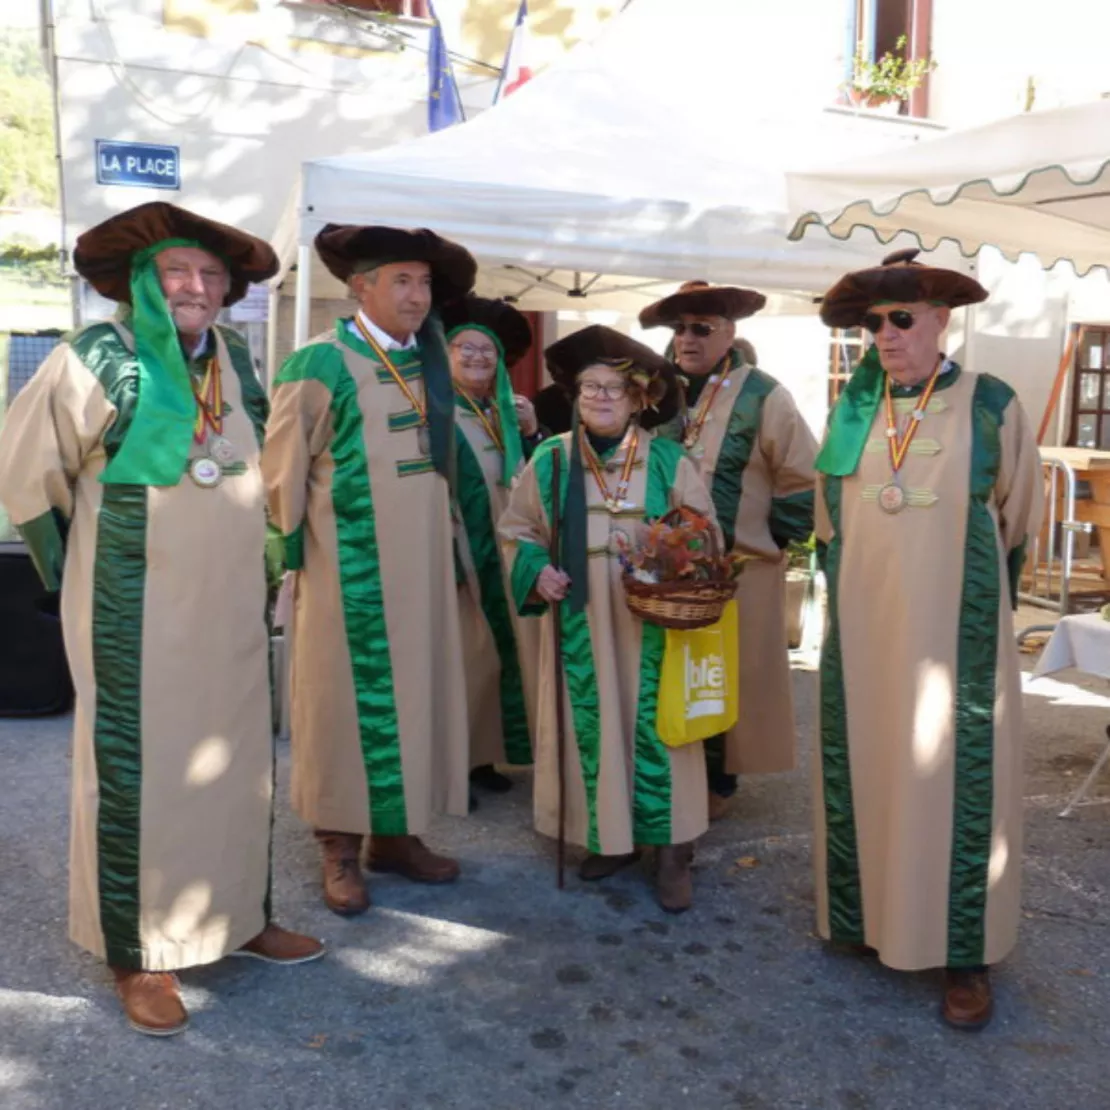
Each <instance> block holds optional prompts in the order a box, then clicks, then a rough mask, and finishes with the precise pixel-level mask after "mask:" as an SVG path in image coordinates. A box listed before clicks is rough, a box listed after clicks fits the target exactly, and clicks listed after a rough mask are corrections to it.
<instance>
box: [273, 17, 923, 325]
mask: <svg viewBox="0 0 1110 1110" xmlns="http://www.w3.org/2000/svg"><path fill="white" fill-rule="evenodd" d="M789 7H790V5H781V4H779V5H768V4H766V3H765V2H764V0H759V2H756V0H684V3H683V5H682V8H681V12H680V13H679V12H677V11H676V6H675V5H674V4H673V0H635V2H634V3H632V4H631V5H630V6H629V7H628V8H627V9H626V10H625V11H624V12H623V13H622V14H621V15H619V16H617V17H615V18H614V19H613V20H612V21H611V22H610V23H609V24H608V25H607V26H606V28H605V29H604V30H603V32H602V33H601V34H600V35H599V36H598V38H597V39H596V40H595V41H593V42H591V43H583V44H581V45H579V46H578V47H576V48H575V49H574V50H573V51H571V52H570V53H569V54H568V55H567V56H566V57H565V58H563V59H562V60H561V61H560V62H559V63H557V64H556V65H554V66H552V67H551V68H550V69H549V70H548V71H547V72H545V73H544V74H543V75H541V76H540V77H538V78H536V79H534V80H533V81H531V82H529V83H528V84H527V85H525V86H524V87H523V88H522V89H520V90H519V91H518V92H516V93H514V94H513V95H512V96H511V97H508V98H507V99H506V100H505V101H503V102H502V103H500V104H498V105H497V106H496V107H495V108H493V109H492V110H490V111H488V112H485V113H483V114H481V115H479V116H477V117H476V118H474V119H472V120H470V121H468V122H467V123H466V124H464V125H461V126H456V127H452V128H449V129H447V130H444V131H440V132H438V133H436V134H433V135H427V136H423V137H421V138H418V139H415V140H411V141H409V142H406V143H401V144H398V145H396V146H394V147H390V148H387V149H383V150H377V151H373V152H369V153H366V154H359V155H349V156H340V157H334V158H324V159H319V160H317V161H313V162H308V163H305V165H304V167H303V180H302V190H301V196H300V203H299V206H298V212H297V218H296V224H295V226H291V225H290V221H289V220H287V221H286V224H285V227H284V229H283V236H282V235H279V240H281V239H282V238H284V245H283V246H282V248H281V253H282V254H283V256H284V258H285V259H286V263H287V265H288V263H289V262H290V261H291V256H292V253H293V252H292V249H291V248H292V246H293V244H294V243H295V242H296V241H299V242H301V243H307V242H310V241H311V239H312V238H313V236H314V235H315V233H316V232H317V231H318V230H319V228H320V227H321V226H323V224H324V223H327V222H338V223H385V224H393V225H398V226H429V225H430V226H432V227H434V228H435V230H436V231H438V232H439V233H440V234H443V235H446V236H448V237H450V238H453V239H457V240H458V241H460V242H462V243H464V244H465V245H466V246H467V247H468V248H469V249H470V250H471V251H473V252H474V254H475V255H476V256H477V257H478V258H479V260H480V261H481V262H482V263H483V264H484V265H485V266H487V267H488V266H490V265H494V266H497V265H503V264H506V263H512V264H519V265H525V266H528V267H530V268H536V267H547V268H557V269H561V270H567V271H574V270H577V271H581V272H583V273H584V274H586V275H590V276H592V275H594V274H606V275H610V274H619V275H627V276H630V277H633V278H653V279H657V280H666V281H670V282H675V281H680V280H686V279H689V278H706V279H708V280H711V281H719V282H737V283H745V284H751V285H757V286H760V287H761V288H770V289H781V290H821V289H824V288H826V287H827V286H828V285H830V284H831V283H832V282H833V281H834V280H836V278H838V277H839V276H840V275H841V274H842V273H843V272H844V271H845V270H847V269H851V268H853V267H854V266H857V265H860V264H862V263H864V262H866V261H871V260H873V258H874V254H875V252H874V249H873V247H872V248H871V249H870V250H868V249H866V248H860V247H858V246H855V245H848V246H842V245H839V244H835V243H831V242H830V241H828V240H824V241H822V240H816V239H815V240H812V241H806V242H802V243H796V244H790V243H789V242H788V241H787V239H786V232H787V230H788V227H789V218H788V210H787V194H786V177H785V170H786V169H787V168H788V167H790V166H792V165H796V164H798V163H799V162H802V161H805V162H807V163H810V162H812V160H813V159H814V158H815V157H820V156H821V155H822V154H824V155H825V156H826V157H831V155H832V153H833V152H834V151H837V150H843V149H845V147H846V146H850V147H851V149H854V150H860V149H865V150H866V149H876V148H889V147H890V146H892V145H895V144H898V143H903V142H909V141H913V140H914V139H915V138H916V137H917V136H918V134H920V132H921V129H920V127H915V126H914V125H912V124H907V123H906V122H905V121H897V120H889V119H881V118H875V117H874V116H861V115H860V114H855V113H850V112H842V111H839V112H838V111H822V110H815V109H813V108H812V107H810V108H805V107H804V105H806V104H808V105H813V104H818V105H819V104H823V103H828V101H829V99H830V96H831V93H832V91H833V89H832V88H825V87H824V84H825V83H827V82H825V81H824V78H822V84H821V85H820V86H817V85H815V86H814V87H813V88H809V87H807V86H806V81H807V80H808V79H809V78H808V77H807V76H806V75H807V74H809V73H811V72H812V73H818V74H824V77H825V78H827V76H828V59H827V57H825V58H821V59H819V58H818V54H819V53H820V54H825V53H827V52H826V51H824V49H823V43H817V44H812V43H809V38H810V37H812V38H814V39H820V36H816V35H815V36H808V37H807V36H802V39H804V40H805V41H799V37H798V36H797V35H796V34H793V35H791V36H790V40H791V41H792V47H791V50H792V57H791V62H790V72H791V80H790V82H789V83H786V84H785V85H784V83H783V82H782V78H781V61H782V60H781V58H780V57H777V56H776V57H766V58H765V57H763V56H764V55H773V54H774V52H773V51H764V52H762V53H761V52H760V51H759V50H758V49H754V48H753V47H752V46H751V45H750V44H752V43H758V42H761V41H766V42H772V41H786V39H784V38H783V37H781V36H782V35H784V34H785V33H786V32H787V31H788V29H789V22H790V21H789V13H787V12H784V11H782V9H784V8H789ZM776 36H778V37H776ZM679 39H681V40H682V41H681V42H679V41H677V40H679ZM684 43H686V44H687V45H683V44H684ZM740 44H748V46H747V49H746V50H745V52H744V57H743V59H742V64H741V59H740V58H739V55H738V50H739V46H740ZM694 47H696V48H694ZM807 51H811V52H812V53H813V59H812V63H813V64H812V65H810V64H809V62H810V61H811V59H809V55H808V54H807ZM795 55H796V56H795ZM772 81H773V82H775V84H774V85H771V84H769V82H772ZM772 89H773V93H772ZM790 96H793V97H796V98H797V102H789V101H788V102H785V103H784V102H783V97H790ZM776 98H777V103H776ZM522 303H523V302H522ZM560 306H561V307H578V308H581V307H585V306H584V305H583V304H582V302H581V301H580V302H579V303H578V304H566V303H565V302H564V303H562V304H561V305H560ZM525 307H528V306H527V305H525ZM548 307H550V306H548Z"/></svg>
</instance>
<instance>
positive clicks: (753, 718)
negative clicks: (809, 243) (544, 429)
mask: <svg viewBox="0 0 1110 1110" xmlns="http://www.w3.org/2000/svg"><path fill="white" fill-rule="evenodd" d="M765 300H766V299H765V298H764V297H763V295H762V294H761V293H756V292H755V291H753V290H751V289H738V288H735V287H733V286H713V285H708V284H707V283H705V282H702V281H691V282H687V283H686V284H685V285H683V286H681V287H680V288H679V289H678V290H677V292H675V293H673V294H672V295H671V296H669V297H665V298H664V299H663V300H661V301H658V302H656V303H655V304H653V305H649V306H648V307H647V308H645V309H644V311H643V312H641V313H640V324H641V325H642V326H643V327H645V328H653V327H670V328H673V329H674V345H673V357H674V360H675V362H676V363H677V364H678V367H679V369H680V370H681V371H682V372H683V375H684V376H685V378H686V381H687V386H686V405H685V409H684V412H683V413H682V414H680V416H679V418H678V419H677V420H676V421H672V422H671V423H670V424H669V425H668V426H667V427H666V428H665V429H663V430H662V431H661V433H660V434H669V435H671V436H672V437H674V438H676V439H681V441H682V443H683V444H684V446H685V447H686V449H687V452H688V453H689V455H690V457H691V458H692V459H693V460H694V462H695V464H696V465H697V467H698V469H699V470H700V472H701V475H702V477H703V479H704V480H705V483H706V485H707V486H708V487H709V490H710V493H711V494H712V497H713V503H714V505H715V506H716V509H717V519H718V521H719V522H720V525H721V530H722V531H723V532H724V534H725V540H726V542H728V543H729V544H730V546H732V547H733V549H735V550H737V551H741V552H744V553H745V554H748V555H751V556H753V558H752V559H751V561H750V562H748V564H747V566H746V567H745V569H744V573H743V574H742V575H741V576H740V586H739V589H738V590H737V595H736V596H737V601H738V608H739V629H740V632H739V635H740V644H739V660H740V717H739V719H738V721H737V723H736V724H735V725H734V726H733V727H732V728H731V729H730V730H729V731H728V732H727V733H725V734H724V735H723V736H717V737H713V738H712V739H711V740H708V741H706V744H705V752H706V764H707V771H708V778H709V814H710V818H711V819H715V818H718V817H721V816H723V815H724V814H725V812H726V811H727V808H728V806H729V804H730V800H731V798H732V796H733V795H734V794H735V792H736V778H737V775H739V774H768V773H773V772H776V771H789V770H791V769H792V768H793V767H794V748H795V726H794V700H793V693H792V690H791V682H790V656H789V649H788V646H787V634H786V563H785V559H784V555H783V552H784V551H785V549H786V547H787V545H788V544H789V543H790V542H791V541H792V540H797V541H805V540H808V539H809V537H810V535H811V534H812V532H813V486H814V480H815V478H814V472H813V459H814V456H815V455H816V454H817V443H816V441H815V440H814V438H813V433H812V432H811V431H810V430H809V426H808V425H807V424H806V422H805V420H804V419H803V418H802V415H801V413H799V412H798V408H797V406H796V405H795V403H794V398H793V397H791V395H790V393H789V392H788V391H787V390H786V389H785V388H784V387H783V386H782V385H780V384H779V383H778V382H777V381H776V380H775V379H774V378H772V377H771V376H770V374H767V373H765V372H764V371H763V370H760V369H759V368H758V367H756V366H755V364H754V358H752V357H749V354H748V352H751V354H753V355H754V351H753V350H752V348H751V346H750V344H744V342H743V341H742V340H737V336H736V322H737V321H738V320H742V319H744V318H745V317H748V316H751V315H752V314H753V313H756V312H758V311H759V310H760V309H761V308H762V307H763V305H764V304H765Z"/></svg>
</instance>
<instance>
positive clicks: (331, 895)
mask: <svg viewBox="0 0 1110 1110" xmlns="http://www.w3.org/2000/svg"><path fill="white" fill-rule="evenodd" d="M316 839H317V840H319V841H320V850H321V852H322V853H323V862H324V905H325V906H327V907H328V909H329V910H331V912H332V913H337V914H339V915H340V916H341V917H353V916H354V915H355V914H359V913H365V912H366V910H367V909H368V908H369V907H370V894H369V892H368V891H367V889H366V878H365V876H364V875H363V874H362V865H361V864H360V863H359V856H360V855H361V853H362V837H361V836H359V835H358V833H339V832H323V831H320V830H317V832H316Z"/></svg>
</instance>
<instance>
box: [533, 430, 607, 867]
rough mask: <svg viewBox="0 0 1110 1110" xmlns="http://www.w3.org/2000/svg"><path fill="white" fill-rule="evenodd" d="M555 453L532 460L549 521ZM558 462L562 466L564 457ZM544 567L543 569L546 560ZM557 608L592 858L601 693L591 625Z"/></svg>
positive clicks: (554, 443)
mask: <svg viewBox="0 0 1110 1110" xmlns="http://www.w3.org/2000/svg"><path fill="white" fill-rule="evenodd" d="M549 444H550V446H549ZM560 449H561V447H560V441H559V440H558V439H551V440H547V441H546V442H545V443H541V444H540V446H539V448H538V449H537V451H536V454H535V455H534V456H533V461H532V465H533V466H534V467H535V470H536V481H537V483H538V484H539V489H540V497H541V499H542V503H543V507H544V511H545V512H546V513H547V519H548V520H550V519H551V508H552V500H551V493H552V490H551V485H552V482H551V477H552V465H551V454H552V452H553V451H556V450H560ZM563 461H564V462H565V461H566V458H565V456H564V458H563ZM569 480H570V475H569V468H568V467H567V466H565V465H564V466H560V467H559V497H560V501H561V502H562V504H563V506H564V507H565V505H566V499H567V487H568V485H569ZM560 515H562V514H560ZM544 562H545V564H546V562H547V560H546V558H545V560H544ZM559 604H560V606H561V613H562V626H563V642H562V664H563V674H564V675H565V677H566V690H567V698H568V700H569V701H570V710H571V718H572V720H573V721H574V739H575V744H576V745H577V748H578V762H579V766H580V767H581V769H582V783H583V786H584V787H585V793H586V813H587V830H586V849H587V851H590V852H593V853H595V854H596V853H598V852H600V851H601V846H600V841H599V840H598V832H597V785H598V782H597V780H598V771H599V768H600V766H601V691H600V690H599V689H598V685H597V674H596V672H595V670H594V650H593V640H592V638H591V636H590V622H589V618H588V617H587V615H586V610H585V609H581V610H578V611H574V610H572V609H571V606H570V602H569V601H562V602H560V603H559Z"/></svg>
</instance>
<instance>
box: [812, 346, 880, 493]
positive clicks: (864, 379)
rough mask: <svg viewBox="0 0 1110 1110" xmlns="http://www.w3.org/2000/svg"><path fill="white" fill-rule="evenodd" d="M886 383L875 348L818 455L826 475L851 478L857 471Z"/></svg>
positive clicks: (848, 388)
mask: <svg viewBox="0 0 1110 1110" xmlns="http://www.w3.org/2000/svg"><path fill="white" fill-rule="evenodd" d="M885 381H886V373H885V372H884V370H883V367H882V363H880V361H879V351H878V349H877V348H876V347H875V346H871V347H870V348H869V349H868V351H867V354H865V355H864V356H863V359H862V360H861V361H860V364H859V365H858V366H857V367H856V368H855V370H854V371H853V373H852V377H851V378H850V379H849V381H848V384H847V385H846V386H845V387H844V392H843V393H842V394H841V395H840V399H839V400H838V401H837V402H836V406H835V407H834V408H833V410H832V413H831V414H830V415H829V426H828V430H827V431H826V432H825V442H824V444H823V445H822V447H821V451H820V453H819V454H818V455H817V469H818V470H819V471H821V473H822V474H828V475H830V476H831V477H834V478H847V477H848V476H849V475H850V474H854V473H855V472H856V467H857V466H859V461H860V459H861V458H862V457H863V452H864V449H865V448H866V447H867V437H868V436H869V435H870V434H871V425H872V424H873V423H874V421H875V415H876V413H878V411H879V406H880V405H881V404H882V402H883V386H884V383H885Z"/></svg>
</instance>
